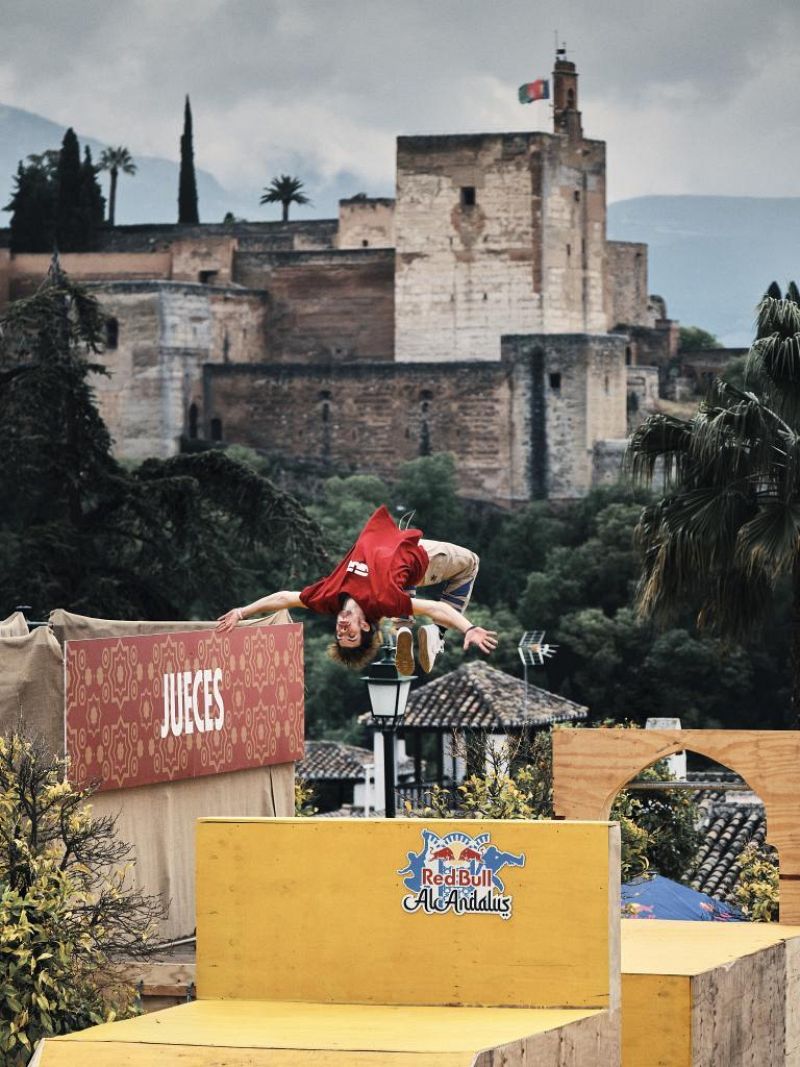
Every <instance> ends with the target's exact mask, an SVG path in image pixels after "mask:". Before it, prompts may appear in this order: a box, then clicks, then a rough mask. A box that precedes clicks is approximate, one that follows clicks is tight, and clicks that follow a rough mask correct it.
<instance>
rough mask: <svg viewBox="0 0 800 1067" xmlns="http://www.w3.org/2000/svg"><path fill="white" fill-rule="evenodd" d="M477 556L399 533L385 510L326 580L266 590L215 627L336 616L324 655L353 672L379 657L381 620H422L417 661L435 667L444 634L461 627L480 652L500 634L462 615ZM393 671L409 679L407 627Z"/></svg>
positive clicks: (411, 659)
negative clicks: (431, 591)
mask: <svg viewBox="0 0 800 1067" xmlns="http://www.w3.org/2000/svg"><path fill="white" fill-rule="evenodd" d="M478 564H479V560H478V557H477V556H476V555H475V553H474V552H470V551H469V550H468V549H466V548H461V547H460V546H459V545H452V544H449V543H448V542H446V541H428V540H426V539H423V537H422V531H421V530H413V529H412V530H401V529H399V528H398V527H397V526H396V525H395V523H394V521H393V520H392V517H391V515H390V514H389V511H388V509H387V508H386V506H385V505H383V506H381V507H379V508H378V510H377V511H375V512H374V513H373V514H372V515H371V516H370V518H369V520H368V522H367V524H366V525H365V526H364V528H363V530H362V531H361V533H360V534H359V535H358V539H357V540H356V543H355V544H354V545H353V547H352V548H351V549H350V551H349V552H348V553H347V555H346V556H345V557H344V559H343V560H342V561H341V562H340V563H339V564H338V566H337V567H336V568H335V569H334V570H333V571H332V572H331V573H330V574H329V575H327V577H325V578H320V579H319V581H317V582H314V583H313V584H312V585H307V586H306V587H305V589H302V590H301V591H300V592H299V593H294V592H289V591H286V590H284V591H282V592H279V593H270V594H269V596H264V597H261V598H260V599H259V600H255V601H254V602H253V603H252V604H247V605H246V606H245V607H241V608H232V609H231V610H230V611H228V612H226V613H225V614H224V615H222V616H221V617H220V618H219V620H218V626H217V629H218V630H221V631H223V632H227V631H229V630H232V629H233V628H234V626H236V624H237V623H238V622H241V621H242V620H243V619H247V618H250V617H251V616H252V615H259V614H260V613H261V612H267V611H279V610H280V609H281V608H309V609H310V610H311V611H315V612H318V613H319V614H321V615H334V616H335V617H336V633H335V637H336V640H335V643H333V644H332V645H331V646H330V648H329V650H328V651H329V654H330V655H331V657H332V658H333V659H335V660H337V661H338V662H339V663H342V664H343V665H344V666H346V667H349V668H350V669H351V670H361V669H362V668H363V667H365V666H366V664H367V663H369V662H370V660H372V659H373V658H374V657H375V655H376V654H377V651H378V649H379V648H380V644H381V637H380V631H379V623H380V620H381V619H382V618H394V619H403V618H408V617H409V616H411V615H427V616H428V617H429V618H431V619H432V620H433V624H429V625H425V626H421V627H420V628H419V632H418V647H419V662H420V666H421V667H422V669H423V670H424V671H430V670H431V669H432V668H433V664H434V660H435V659H436V656H437V654H438V653H439V652H440V651H441V649H442V647H443V641H442V633H443V631H444V630H446V629H453V630H458V631H459V632H460V633H461V634H463V635H464V648H465V649H467V648H470V646H473V645H474V646H475V647H476V648H479V649H480V650H481V651H482V652H486V653H489V652H492V651H494V649H495V648H496V647H497V634H496V633H495V632H494V631H493V630H485V629H484V628H483V627H482V626H476V625H473V624H472V623H470V621H469V619H468V618H467V616H466V615H465V614H464V612H465V611H466V608H467V605H468V604H469V600H470V597H471V595H472V587H473V585H474V584H475V579H476V577H477V575H478ZM428 585H441V586H442V592H441V594H440V599H438V600H423V599H420V598H418V597H416V596H415V595H414V594H415V592H416V587H417V586H428ZM396 662H397V669H398V671H399V672H400V673H401V674H413V671H414V654H413V637H412V634H411V630H410V628H409V627H408V626H407V625H402V624H401V625H400V626H399V628H398V631H397V660H396Z"/></svg>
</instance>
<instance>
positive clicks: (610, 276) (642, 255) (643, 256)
mask: <svg viewBox="0 0 800 1067" xmlns="http://www.w3.org/2000/svg"><path fill="white" fill-rule="evenodd" d="M606 257H607V260H606V264H607V266H606V294H607V298H608V299H607V308H606V310H607V317H608V324H609V327H610V328H612V329H613V327H615V326H624V325H627V324H629V323H630V324H631V325H638V326H654V325H655V320H656V315H655V311H654V308H653V307H652V305H651V304H650V301H649V297H648V293H647V245H645V244H638V243H636V242H634V241H609V242H608V243H607V245H606Z"/></svg>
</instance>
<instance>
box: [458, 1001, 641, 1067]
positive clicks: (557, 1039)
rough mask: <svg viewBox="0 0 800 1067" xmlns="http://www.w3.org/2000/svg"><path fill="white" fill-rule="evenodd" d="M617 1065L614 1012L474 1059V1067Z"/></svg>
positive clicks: (488, 1052) (618, 1057)
mask: <svg viewBox="0 0 800 1067" xmlns="http://www.w3.org/2000/svg"><path fill="white" fill-rule="evenodd" d="M619 1062H620V1033H619V1016H618V1013H617V1012H606V1011H604V1012H599V1013H598V1014H597V1015H595V1016H594V1017H592V1018H590V1019H582V1020H580V1021H579V1022H574V1023H569V1024H568V1025H567V1026H564V1027H561V1028H559V1029H557V1030H548V1032H547V1033H545V1034H536V1035H534V1036H532V1037H528V1038H525V1039H524V1040H522V1041H515V1042H514V1043H513V1044H510V1045H502V1046H501V1047H500V1048H496V1049H491V1050H486V1051H484V1052H482V1053H481V1054H480V1055H479V1056H478V1057H477V1059H476V1060H475V1067H531V1065H535V1064H541V1065H542V1067H544V1065H546V1067H588V1065H589V1064H595V1065H597V1067H600V1065H602V1067H615V1065H616V1064H618V1063H619ZM639 1067H641V1064H640V1065H639Z"/></svg>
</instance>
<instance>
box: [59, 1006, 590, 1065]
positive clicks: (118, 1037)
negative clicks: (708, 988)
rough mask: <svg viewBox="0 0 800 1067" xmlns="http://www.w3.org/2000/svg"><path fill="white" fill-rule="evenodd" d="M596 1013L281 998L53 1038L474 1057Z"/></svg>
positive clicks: (178, 1011) (172, 1012)
mask: <svg viewBox="0 0 800 1067" xmlns="http://www.w3.org/2000/svg"><path fill="white" fill-rule="evenodd" d="M601 1014H602V1015H605V1013H601V1012H593V1011H565V1010H540V1011H537V1010H535V1009H524V1008H520V1009H508V1008H416V1007H415V1008H410V1007H379V1006H373V1005H358V1006H355V1005H351V1004H335V1005H331V1004H328V1005H323V1004H298V1003H287V1002H285V1001H284V1002H275V1001H253V1000H250V1001H232V1000H225V1001H216V1000H205V1001H194V1002H193V1003H191V1004H183V1005H181V1006H180V1007H178V1008H169V1009H168V1010H166V1011H163V1012H158V1013H155V1014H153V1015H142V1016H139V1017H138V1018H136V1019H124V1020H122V1021H121V1022H116V1023H106V1024H104V1025H102V1026H94V1027H92V1028H91V1029H89V1030H83V1031H81V1032H80V1033H77V1034H69V1035H66V1036H64V1037H59V1038H56V1039H54V1040H55V1041H56V1042H58V1043H59V1044H61V1043H63V1044H65V1045H67V1044H73V1043H77V1044H81V1045H82V1046H84V1047H89V1046H92V1047H94V1046H97V1047H98V1048H99V1047H102V1046H104V1045H108V1044H112V1045H115V1046H116V1045H118V1044H123V1045H126V1044H127V1045H133V1044H139V1045H149V1046H151V1047H152V1048H159V1049H162V1050H163V1049H164V1048H165V1047H166V1046H169V1047H170V1048H172V1047H173V1046H176V1047H181V1046H190V1045H197V1046H208V1047H215V1048H218V1049H219V1048H225V1049H234V1048H238V1049H264V1048H272V1049H294V1050H298V1051H301V1050H305V1049H317V1050H328V1051H332V1052H336V1051H348V1050H349V1051H354V1052H372V1051H375V1050H378V1049H382V1050H384V1051H386V1052H387V1053H416V1054H420V1055H422V1054H426V1055H427V1054H433V1053H435V1054H437V1055H438V1054H441V1055H446V1054H453V1053H456V1052H462V1053H469V1054H470V1055H471V1056H475V1055H476V1054H477V1053H478V1051H479V1050H481V1049H491V1048H495V1047H497V1046H499V1045H509V1044H513V1043H514V1042H517V1041H520V1040H521V1039H524V1038H526V1037H528V1036H530V1035H533V1034H545V1033H548V1032H549V1031H554V1030H559V1029H560V1028H565V1027H569V1026H571V1025H572V1024H574V1023H578V1022H581V1021H583V1020H584V1019H594V1018H595V1016H597V1015H601Z"/></svg>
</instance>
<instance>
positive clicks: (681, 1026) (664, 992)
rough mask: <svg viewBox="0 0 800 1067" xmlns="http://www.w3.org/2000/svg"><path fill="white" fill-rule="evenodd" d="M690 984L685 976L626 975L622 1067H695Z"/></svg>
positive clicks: (623, 987)
mask: <svg viewBox="0 0 800 1067" xmlns="http://www.w3.org/2000/svg"><path fill="white" fill-rule="evenodd" d="M689 983H690V979H689V978H685V977H682V976H681V977H678V976H673V975H664V974H623V976H622V1067H644V1065H645V1064H646V1065H647V1067H692V1058H691V1057H692V1040H691V991H690V985H689ZM718 1067H721V1064H720V1065H718ZM726 1067H727V1065H726Z"/></svg>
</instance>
